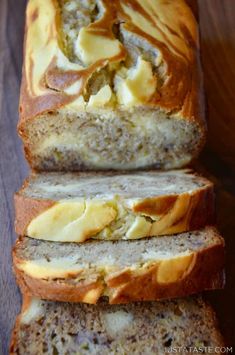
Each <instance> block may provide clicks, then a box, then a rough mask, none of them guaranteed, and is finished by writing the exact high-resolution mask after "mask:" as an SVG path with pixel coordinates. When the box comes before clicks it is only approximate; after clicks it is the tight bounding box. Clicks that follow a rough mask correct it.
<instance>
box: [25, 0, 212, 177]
mask: <svg viewBox="0 0 235 355" xmlns="http://www.w3.org/2000/svg"><path fill="white" fill-rule="evenodd" d="M205 130H206V129H205V120H204V100H203V97H202V80H201V66H200V60H199V41H198V30H197V23H196V20H195V18H194V16H193V14H192V12H191V10H190V8H189V7H188V6H187V5H186V3H185V1H184V0H177V1H163V0H150V1H147V0H129V1H127V0H113V1H107V0H47V1H46V2H45V3H44V2H43V3H42V1H41V0H30V1H29V2H28V7H27V14H26V33H25V54H24V67H23V80H22V87H21V98H20V122H19V134H20V136H21V137H22V139H23V142H24V147H25V152H26V157H27V159H28V161H29V163H30V165H31V167H33V168H34V169H37V170H53V171H54V170H69V171H71V170H81V169H83V168H85V169H86V170H87V169H136V168H146V167H155V168H159V169H172V168H179V167H182V166H185V165H186V164H188V163H189V162H190V161H191V160H192V159H193V158H194V157H195V156H197V155H198V153H199V151H200V150H201V148H202V146H203V144H204V141H205Z"/></svg>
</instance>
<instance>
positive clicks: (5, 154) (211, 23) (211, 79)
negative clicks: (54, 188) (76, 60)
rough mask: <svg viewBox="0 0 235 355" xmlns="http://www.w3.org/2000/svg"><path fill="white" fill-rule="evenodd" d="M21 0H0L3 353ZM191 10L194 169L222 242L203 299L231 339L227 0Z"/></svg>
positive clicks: (233, 20) (232, 45)
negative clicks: (203, 115) (221, 284)
mask: <svg viewBox="0 0 235 355" xmlns="http://www.w3.org/2000/svg"><path fill="white" fill-rule="evenodd" d="M189 1H190V0H189ZM190 2H191V3H194V4H195V1H194V0H192V1H190ZM25 5H26V0H0V153H1V157H0V355H2V354H3V355H6V354H7V353H8V351H7V349H8V344H9V338H10V332H11V329H12V326H13V324H14V321H15V316H16V314H17V312H18V311H19V309H20V300H21V298H20V293H19V291H18V288H17V287H16V284H15V281H14V277H13V275H12V266H11V248H12V245H13V243H14V241H15V233H14V223H13V220H14V210H13V203H12V197H13V193H14V191H16V190H17V189H18V188H19V186H20V185H21V182H22V180H23V178H24V177H25V176H26V175H27V165H26V163H25V161H24V158H23V154H22V150H21V143H20V141H19V139H18V137H17V134H16V124H17V120H18V114H17V106H18V95H19V87H20V77H21V66H22V42H23V29H24V9H25ZM199 17H200V29H201V38H202V61H203V66H204V71H205V87H206V93H207V98H208V119H209V143H208V146H207V148H206V149H205V151H204V153H203V154H202V157H201V159H200V165H199V168H200V169H202V170H205V166H206V167H207V168H206V171H205V172H206V174H208V175H209V176H211V177H212V178H213V180H214V181H215V183H216V186H217V195H218V198H217V199H218V223H219V227H220V229H221V231H222V232H223V235H224V237H225V239H226V243H227V286H226V289H225V291H218V292H213V294H212V295H211V296H210V298H212V302H213V303H214V305H215V308H216V310H217V313H218V316H219V319H220V325H221V329H222V330H223V332H224V334H225V336H226V338H228V339H229V342H230V344H231V341H232V340H234V339H235V331H234V319H235V306H234V303H235V284H234V279H235V255H234V254H235V178H234V170H232V169H234V168H235V132H234V130H235V104H234V102H235V0H199ZM234 349H235V348H234Z"/></svg>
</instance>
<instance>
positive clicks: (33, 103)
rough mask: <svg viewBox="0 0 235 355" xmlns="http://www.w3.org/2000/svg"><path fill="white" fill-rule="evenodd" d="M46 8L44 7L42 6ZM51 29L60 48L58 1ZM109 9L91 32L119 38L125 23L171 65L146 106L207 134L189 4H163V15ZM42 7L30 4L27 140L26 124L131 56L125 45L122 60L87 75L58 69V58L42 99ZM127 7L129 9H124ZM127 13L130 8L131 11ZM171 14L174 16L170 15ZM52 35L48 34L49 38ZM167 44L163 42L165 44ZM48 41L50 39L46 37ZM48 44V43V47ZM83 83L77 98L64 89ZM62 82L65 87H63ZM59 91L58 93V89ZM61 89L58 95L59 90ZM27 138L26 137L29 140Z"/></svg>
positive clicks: (128, 2)
mask: <svg viewBox="0 0 235 355" xmlns="http://www.w3.org/2000/svg"><path fill="white" fill-rule="evenodd" d="M39 4H40V3H39ZM48 4H49V5H48V6H49V11H50V16H51V28H50V32H49V33H48V36H49V37H48V41H49V42H50V41H51V42H53V41H55V42H56V46H57V47H58V48H59V43H60V38H59V30H58V26H59V25H58V24H59V23H60V19H59V11H58V4H57V2H56V1H52V0H49V2H48ZM103 4H104V6H105V8H106V11H105V12H104V14H105V15H104V16H103V17H102V18H101V19H100V20H99V21H97V22H94V23H91V25H90V27H89V28H90V32H93V33H94V32H95V33H96V34H99V32H100V31H101V30H102V33H103V34H104V33H105V36H107V37H108V38H113V37H114V34H113V32H112V24H113V23H120V22H122V23H123V22H125V24H123V28H124V30H125V31H128V33H129V34H131V35H134V36H136V38H140V39H141V40H144V41H147V42H148V43H149V44H150V45H151V46H152V47H153V48H154V49H157V50H159V51H160V52H161V55H162V58H163V61H164V62H165V63H166V67H167V73H166V78H167V80H165V82H164V84H163V85H162V86H161V87H160V88H158V90H157V91H156V92H155V94H154V95H153V97H152V98H151V99H150V100H149V101H148V102H146V103H145V105H147V106H149V107H160V108H162V109H165V110H166V111H168V112H180V116H182V117H184V118H185V119H190V120H195V121H197V122H198V124H199V126H200V127H201V130H202V131H204V128H205V127H204V123H203V121H204V107H202V106H203V105H202V102H203V100H202V97H201V82H202V80H201V67H200V62H199V55H198V52H199V44H198V33H197V24H196V20H195V18H194V16H193V14H192V12H191V10H190V9H189V7H188V6H187V5H186V3H185V1H184V0H179V1H177V2H166V1H160V0H158V1H157V4H156V6H157V7H158V10H159V11H158V14H156V13H155V12H154V10H152V12H151V14H150V13H149V12H148V10H147V5H146V4H145V2H144V1H142V2H140V1H137V0H135V1H134V0H115V1H112V4H110V2H109V1H106V0H105V1H103ZM40 6H41V5H38V6H37V4H36V7H35V6H31V3H30V2H29V6H28V11H27V23H26V31H25V32H26V36H25V64H24V68H23V80H22V87H21V99H20V123H19V131H20V133H22V135H24V134H25V133H24V132H23V127H24V122H25V120H31V119H34V118H36V117H37V116H38V115H40V114H42V113H45V112H48V111H56V110H57V109H59V108H61V107H63V106H64V105H66V104H68V103H69V102H72V101H73V100H75V99H76V98H77V97H78V95H80V94H81V91H82V90H83V88H84V87H85V85H86V83H87V81H88V78H89V77H90V76H91V75H92V73H93V72H94V71H96V70H97V69H100V68H102V67H104V66H106V65H107V63H110V62H112V61H114V62H119V61H120V60H123V59H124V58H125V55H126V50H125V47H123V45H120V48H121V49H120V53H119V54H118V55H117V56H116V57H112V58H109V59H105V58H104V59H103V60H100V59H99V60H97V61H96V62H95V63H93V64H91V65H90V66H88V67H87V68H86V69H85V70H84V69H82V70H71V69H69V70H67V71H64V72H59V71H58V68H57V67H56V65H55V58H56V54H55V55H53V56H51V61H50V60H49V65H48V66H47V67H46V68H44V73H43V74H42V77H41V78H40V80H39V78H37V80H39V81H38V83H40V88H39V89H40V90H38V91H39V92H41V94H40V95H39V94H37V93H35V90H33V89H34V88H35V80H36V79H35V78H34V77H33V66H34V65H35V63H33V60H32V58H34V59H35V57H32V56H33V55H34V53H33V48H31V46H32V43H30V42H29V43H28V41H27V37H28V35H29V31H30V29H31V27H32V26H33V25H35V23H36V24H37V25H38V26H39V28H40V26H41V25H42V19H41V17H40V11H41V8H40ZM124 6H125V7H124ZM127 9H129V10H128V11H127ZM167 13H168V14H169V16H167V15H165V14H167ZM135 14H138V15H140V16H142V17H143V18H144V19H145V21H147V22H148V23H149V25H151V26H154V28H155V30H156V36H154V35H150V33H149V31H147V28H144V27H143V26H142V27H141V26H139V27H138V23H136V21H135ZM46 35H47V34H46V33H45V36H46ZM160 39H161V40H160ZM45 42H46V38H45ZM46 43H48V42H46ZM53 43H54V42H53ZM80 79H81V81H82V86H81V89H80V91H79V93H78V94H77V95H67V94H66V93H65V92H64V91H63V89H64V88H65V87H68V86H70V85H71V84H72V83H74V82H76V81H77V80H80ZM55 82H56V85H55ZM58 83H59V86H58ZM54 86H56V88H55V87H54ZM55 89H56V90H55ZM24 138H25V137H24Z"/></svg>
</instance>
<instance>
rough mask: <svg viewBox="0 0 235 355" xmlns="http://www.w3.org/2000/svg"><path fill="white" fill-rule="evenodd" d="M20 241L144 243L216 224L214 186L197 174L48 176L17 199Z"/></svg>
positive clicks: (33, 178) (28, 186) (32, 181)
mask: <svg viewBox="0 0 235 355" xmlns="http://www.w3.org/2000/svg"><path fill="white" fill-rule="evenodd" d="M15 209H16V224H15V226H16V232H17V234H18V235H22V236H24V235H26V236H28V237H32V238H36V239H42V240H50V241H57V242H84V241H85V240H87V239H89V238H95V239H106V240H118V239H140V238H144V237H150V236H160V235H167V234H174V233H181V232H185V231H190V230H195V229H199V228H201V227H204V226H205V225H206V224H211V223H212V222H214V191H213V184H212V183H211V182H210V181H208V180H207V179H205V178H203V177H200V176H198V175H197V174H196V173H193V172H192V171H191V170H181V171H170V172H165V173H162V172H154V171H151V172H138V173H132V174H130V173H129V174H128V173H120V174H114V173H111V172H106V173H104V174H101V173H73V174H62V173H47V174H45V173H42V174H36V175H32V176H31V177H30V178H29V179H27V180H26V182H25V183H24V185H23V187H22V188H21V190H20V191H19V192H18V193H16V195H15Z"/></svg>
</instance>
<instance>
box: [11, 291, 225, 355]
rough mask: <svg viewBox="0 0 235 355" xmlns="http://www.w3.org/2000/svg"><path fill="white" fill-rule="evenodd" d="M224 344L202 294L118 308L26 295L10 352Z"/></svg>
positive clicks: (98, 354)
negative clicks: (29, 297) (53, 300)
mask: <svg viewBox="0 0 235 355" xmlns="http://www.w3.org/2000/svg"><path fill="white" fill-rule="evenodd" d="M223 346H224V341H223V338H222V335H221V334H220V332H219V330H218V325H217V320H216V317H215V314H214V312H213V310H212V309H211V307H210V306H209V305H208V304H206V303H205V302H204V301H203V300H202V299H201V298H200V297H198V298H186V299H179V300H173V301H165V302H163V301H162V302H149V303H146V304H143V303H135V304H129V305H115V306H110V305H108V304H107V303H105V302H101V303H100V304H99V305H97V306H93V305H85V304H76V305H75V304H71V303H57V302H48V301H42V300H39V299H27V298H26V299H24V305H23V309H22V312H21V314H20V315H19V316H18V318H17V321H16V325H15V329H14V331H13V335H12V341H11V348H10V355H16V354H17V355H38V354H48V355H49V354H59V355H65V354H71V355H72V354H81V355H83V354H94V355H110V354H135V355H142V354H148V355H153V354H154V355H163V354H167V353H168V352H170V350H171V349H176V351H177V354H182V353H184V352H185V350H184V349H187V351H188V352H189V349H191V351H190V352H192V353H205V354H207V353H209V352H208V349H210V353H213V354H222V350H221V352H220V351H219V347H223ZM213 350H214V351H213Z"/></svg>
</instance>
